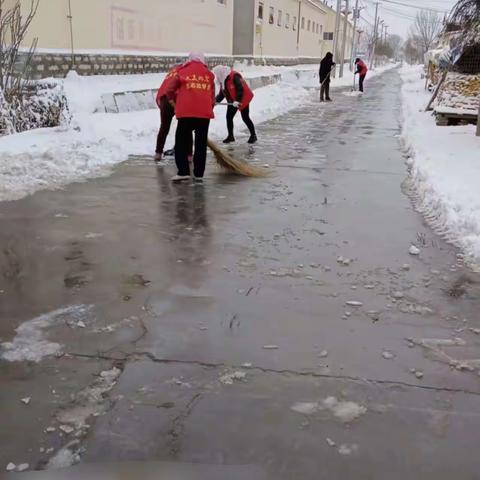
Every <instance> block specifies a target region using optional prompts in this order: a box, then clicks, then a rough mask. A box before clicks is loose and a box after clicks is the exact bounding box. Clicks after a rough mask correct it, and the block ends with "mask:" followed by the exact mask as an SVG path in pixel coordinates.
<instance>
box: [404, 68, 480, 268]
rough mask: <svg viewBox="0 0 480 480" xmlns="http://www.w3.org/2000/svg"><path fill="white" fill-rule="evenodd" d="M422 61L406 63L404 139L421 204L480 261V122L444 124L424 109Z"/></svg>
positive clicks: (451, 237)
mask: <svg viewBox="0 0 480 480" xmlns="http://www.w3.org/2000/svg"><path fill="white" fill-rule="evenodd" d="M421 72H422V67H404V68H402V70H401V74H402V77H403V80H404V85H403V87H402V97H403V117H404V124H403V140H404V142H405V144H406V146H407V148H408V149H409V150H410V153H411V176H412V180H413V182H414V185H415V187H416V190H417V194H418V208H419V210H420V211H421V212H422V213H424V214H425V216H426V218H427V219H428V221H429V222H430V223H431V224H432V226H433V227H434V228H436V229H437V230H438V231H439V233H441V234H444V235H445V237H446V238H447V239H448V240H450V241H452V242H455V243H456V244H458V245H459V246H460V247H461V248H462V249H463V250H464V251H465V253H466V254H467V255H468V256H469V257H470V258H471V259H472V260H475V261H476V262H478V261H480V188H479V187H478V180H479V178H480V161H479V160H480V153H479V152H480V138H479V137H476V136H475V127H474V126H472V125H468V126H455V127H438V126H436V124H435V120H434V118H433V117H432V116H431V114H430V113H424V108H425V106H426V104H427V103H428V100H429V97H430V94H429V93H428V92H425V90H424V82H423V81H422V80H421Z"/></svg>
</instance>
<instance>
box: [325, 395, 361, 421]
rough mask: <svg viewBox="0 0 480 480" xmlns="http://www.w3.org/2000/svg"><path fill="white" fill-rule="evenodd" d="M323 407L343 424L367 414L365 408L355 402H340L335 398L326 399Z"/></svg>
mask: <svg viewBox="0 0 480 480" xmlns="http://www.w3.org/2000/svg"><path fill="white" fill-rule="evenodd" d="M323 406H324V407H325V408H327V409H328V410H330V412H331V413H332V414H333V416H334V417H336V418H338V419H339V420H340V421H342V422H343V423H350V422H353V421H354V420H356V419H357V418H359V417H361V416H362V415H365V413H367V409H366V407H364V406H362V405H358V404H357V403H355V402H342V401H339V400H337V399H336V398H335V397H328V398H326V399H325V400H324V401H323Z"/></svg>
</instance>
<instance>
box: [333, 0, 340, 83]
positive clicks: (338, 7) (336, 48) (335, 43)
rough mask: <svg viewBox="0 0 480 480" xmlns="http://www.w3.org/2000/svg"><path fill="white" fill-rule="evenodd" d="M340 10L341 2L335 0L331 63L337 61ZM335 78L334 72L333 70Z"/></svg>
mask: <svg viewBox="0 0 480 480" xmlns="http://www.w3.org/2000/svg"><path fill="white" fill-rule="evenodd" d="M341 9H342V0H337V16H336V17H335V32H334V34H333V61H334V62H337V61H338V58H337V57H338V34H339V33H340V10H341ZM333 76H334V77H335V70H333Z"/></svg>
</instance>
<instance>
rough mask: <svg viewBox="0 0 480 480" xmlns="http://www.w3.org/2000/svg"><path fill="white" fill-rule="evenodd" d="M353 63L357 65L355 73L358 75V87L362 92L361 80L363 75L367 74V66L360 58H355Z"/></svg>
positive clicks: (363, 78)
mask: <svg viewBox="0 0 480 480" xmlns="http://www.w3.org/2000/svg"><path fill="white" fill-rule="evenodd" d="M355 65H356V66H357V71H356V72H355V75H357V74H358V75H359V80H358V89H359V90H360V91H361V92H362V93H363V82H364V81H365V77H366V76H367V72H368V67H367V66H366V65H365V62H364V61H363V60H361V59H360V58H357V59H356V60H355Z"/></svg>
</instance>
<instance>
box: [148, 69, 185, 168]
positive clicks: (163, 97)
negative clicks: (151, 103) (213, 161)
mask: <svg viewBox="0 0 480 480" xmlns="http://www.w3.org/2000/svg"><path fill="white" fill-rule="evenodd" d="M180 67H181V65H175V66H174V67H173V68H172V69H171V70H170V71H169V72H168V73H167V76H166V77H165V79H164V80H163V82H162V84H161V85H160V88H159V89H158V92H157V98H156V102H157V105H158V108H159V109H160V130H159V131H158V135H157V146H156V148H155V157H154V158H155V161H156V162H160V161H161V160H162V157H163V149H164V147H165V142H166V140H167V137H168V134H169V132H170V127H171V125H172V120H173V117H174V116H175V111H174V109H173V107H172V106H171V105H170V103H169V101H168V99H167V89H168V87H169V84H170V82H172V80H173V79H174V78H175V74H176V73H177V71H178V69H179V68H180Z"/></svg>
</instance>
